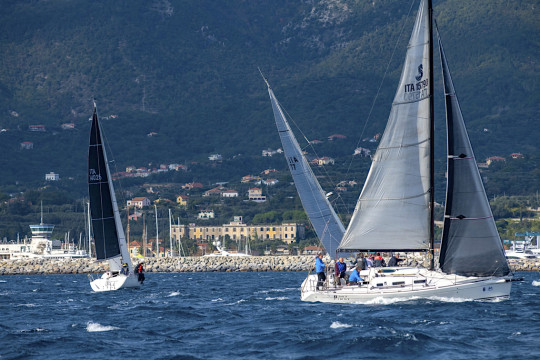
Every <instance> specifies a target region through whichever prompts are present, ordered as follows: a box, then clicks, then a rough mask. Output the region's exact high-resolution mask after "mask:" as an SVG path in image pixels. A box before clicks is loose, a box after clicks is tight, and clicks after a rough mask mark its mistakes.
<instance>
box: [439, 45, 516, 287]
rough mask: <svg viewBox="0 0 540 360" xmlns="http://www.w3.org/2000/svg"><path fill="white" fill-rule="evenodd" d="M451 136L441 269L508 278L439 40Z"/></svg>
mask: <svg viewBox="0 0 540 360" xmlns="http://www.w3.org/2000/svg"><path fill="white" fill-rule="evenodd" d="M439 51H440V54H441V63H442V70H443V82H444V92H445V101H446V123H447V136H448V165H447V166H448V169H447V170H448V182H447V189H446V208H445V215H444V230H443V237H442V243H441V253H440V256H439V264H440V267H441V270H442V271H443V272H445V273H448V274H458V275H464V276H504V275H507V274H508V273H509V272H510V270H509V268H508V263H507V261H506V257H505V255H504V249H503V247H502V242H501V239H500V237H499V233H498V232H497V226H496V225H495V220H494V219H493V214H492V212H491V208H490V206H489V201H488V199H487V196H486V192H485V190H484V185H483V184H482V179H481V177H480V172H479V171H478V166H477V165H476V160H475V157H474V154H473V150H472V147H471V143H470V141H469V136H468V135H467V129H466V128H465V122H464V120H463V115H462V113H461V108H460V106H459V103H458V99H457V96H456V92H455V89H454V84H453V82H452V78H451V76H450V70H449V69H448V63H447V61H446V56H445V54H444V50H443V47H442V43H441V39H440V37H439Z"/></svg>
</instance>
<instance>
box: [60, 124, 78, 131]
mask: <svg viewBox="0 0 540 360" xmlns="http://www.w3.org/2000/svg"><path fill="white" fill-rule="evenodd" d="M60 127H61V128H62V130H73V129H75V124H74V123H64V124H62V125H60Z"/></svg>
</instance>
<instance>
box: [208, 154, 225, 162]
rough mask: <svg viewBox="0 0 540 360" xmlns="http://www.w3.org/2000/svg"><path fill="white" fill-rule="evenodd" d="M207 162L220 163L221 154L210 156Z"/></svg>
mask: <svg viewBox="0 0 540 360" xmlns="http://www.w3.org/2000/svg"><path fill="white" fill-rule="evenodd" d="M208 160H210V161H221V160H223V156H221V154H212V155H210V156H209V157H208Z"/></svg>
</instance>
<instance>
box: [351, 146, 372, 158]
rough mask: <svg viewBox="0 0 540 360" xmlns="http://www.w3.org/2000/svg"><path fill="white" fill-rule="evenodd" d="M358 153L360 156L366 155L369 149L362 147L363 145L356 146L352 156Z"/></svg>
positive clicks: (368, 154) (368, 153)
mask: <svg viewBox="0 0 540 360" xmlns="http://www.w3.org/2000/svg"><path fill="white" fill-rule="evenodd" d="M356 155H360V156H362V157H368V156H370V155H371V150H369V149H366V148H363V147H357V148H356V149H354V153H353V156H356Z"/></svg>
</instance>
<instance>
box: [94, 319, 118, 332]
mask: <svg viewBox="0 0 540 360" xmlns="http://www.w3.org/2000/svg"><path fill="white" fill-rule="evenodd" d="M119 329H120V328H117V327H116V326H106V325H101V324H100V323H95V322H92V321H89V322H87V323H86V331H88V332H100V331H112V330H119Z"/></svg>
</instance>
